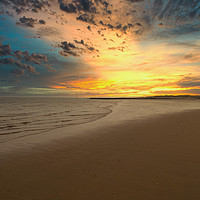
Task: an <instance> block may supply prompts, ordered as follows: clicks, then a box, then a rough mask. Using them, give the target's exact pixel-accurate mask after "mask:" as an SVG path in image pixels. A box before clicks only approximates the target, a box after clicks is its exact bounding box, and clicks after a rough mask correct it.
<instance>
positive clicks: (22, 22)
mask: <svg viewBox="0 0 200 200" xmlns="http://www.w3.org/2000/svg"><path fill="white" fill-rule="evenodd" d="M36 22H37V19H34V18H31V17H30V18H29V17H25V16H23V17H21V18H20V19H19V23H17V24H18V25H24V26H27V27H31V28H32V27H34V25H35V24H36Z"/></svg>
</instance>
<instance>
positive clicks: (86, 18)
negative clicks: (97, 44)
mask: <svg viewBox="0 0 200 200" xmlns="http://www.w3.org/2000/svg"><path fill="white" fill-rule="evenodd" d="M76 19H77V20H80V21H83V22H87V23H90V24H94V25H96V22H95V21H94V16H91V15H88V14H82V15H80V16H78V17H76Z"/></svg>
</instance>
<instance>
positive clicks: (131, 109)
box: [0, 97, 200, 143]
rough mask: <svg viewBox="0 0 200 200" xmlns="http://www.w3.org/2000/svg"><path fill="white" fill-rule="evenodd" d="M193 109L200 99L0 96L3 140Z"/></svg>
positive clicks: (1, 141) (198, 106) (197, 107)
mask: <svg viewBox="0 0 200 200" xmlns="http://www.w3.org/2000/svg"><path fill="white" fill-rule="evenodd" d="M191 109H200V100H199V99H175V100H174V99H173V100H170V99H169V100H168V99H156V100H153V99H152V100H151V99H142V100H138V99H130V100H123V99H86V98H85V99H84V98H83V99H82V98H64V97H63V98H55V97H0V143H6V142H7V141H11V140H16V139H18V138H22V137H28V136H30V135H37V134H38V135H39V134H44V133H48V132H49V131H52V130H56V129H59V128H65V127H66V128H67V127H69V126H76V125H80V124H88V126H90V125H91V122H95V121H97V120H100V119H104V121H102V123H103V125H104V124H105V125H108V124H117V123H123V122H124V121H131V120H140V119H144V118H147V117H149V116H152V115H160V114H166V113H173V112H181V111H186V110H191ZM66 130H67V129H66ZM55 133H56V131H55ZM66 134H67V133H66Z"/></svg>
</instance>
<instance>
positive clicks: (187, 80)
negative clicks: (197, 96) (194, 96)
mask: <svg viewBox="0 0 200 200" xmlns="http://www.w3.org/2000/svg"><path fill="white" fill-rule="evenodd" d="M177 85H178V86H180V87H182V88H193V87H200V77H199V76H186V77H184V78H183V79H182V80H180V81H178V82H177Z"/></svg>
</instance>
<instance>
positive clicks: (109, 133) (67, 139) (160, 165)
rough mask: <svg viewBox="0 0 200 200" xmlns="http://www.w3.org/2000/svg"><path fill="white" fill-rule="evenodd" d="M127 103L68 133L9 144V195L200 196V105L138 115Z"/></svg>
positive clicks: (2, 172) (119, 199)
mask: <svg viewBox="0 0 200 200" xmlns="http://www.w3.org/2000/svg"><path fill="white" fill-rule="evenodd" d="M194 103H195V105H198V101H197V102H196V101H195V102H192V104H194ZM125 104H127V105H128V104H130V103H129V102H128V101H126V102H125V103H124V102H120V103H119V105H118V107H115V110H114V111H113V113H111V114H109V115H107V116H106V117H104V118H101V119H99V120H96V121H94V122H90V123H86V124H82V125H79V126H76V127H71V129H70V132H71V133H73V134H69V135H68V136H66V135H65V136H63V133H64V132H66V128H62V129H57V130H54V133H55V131H57V132H58V133H59V134H60V135H59V134H57V135H56V137H55V135H54V134H53V133H49V134H48V135H46V136H44V137H42V135H40V136H39V135H37V136H30V137H25V138H22V139H21V140H20V139H18V140H13V141H10V142H7V143H3V144H1V147H0V150H1V153H0V163H1V164H0V177H1V178H0V197H1V199H3V200H14V199H20V200H25V199H26V200H27V199H31V200H45V199H49V200H54V199H58V200H65V199H68V200H93V199H95V200H130V199H135V200H160V199H162V200H186V199H187V200H188V199H192V200H198V199H200V190H199V187H200V173H199V169H200V159H199V155H200V142H199V141H200V131H199V128H200V125H199V119H200V110H199V109H198V106H196V109H195V106H194V108H193V109H189V106H188V109H187V106H185V107H186V109H185V110H184V109H180V110H176V112H175V111H173V112H169V113H168V112H158V113H157V114H155V115H148V116H145V117H144V116H142V117H141V118H139V117H137V118H133V117H132V114H131V112H130V113H129V114H128V115H123V112H122V110H124V109H125V108H127V107H123V105H125ZM176 104H177V103H176ZM157 105H158V104H157ZM184 105H186V103H185V102H184ZM126 112H127V111H126ZM126 112H125V113H126ZM120 113H122V116H119V114H120ZM128 116H129V117H128ZM75 133H76V134H75ZM47 137H48V139H49V140H48V142H47V141H46V139H45V138H47ZM27 141H29V143H28V145H27ZM41 141H42V142H41ZM44 141H46V142H44ZM24 143H26V145H25V144H24ZM6 147H9V148H10V149H9V150H8V148H7V149H6Z"/></svg>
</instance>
